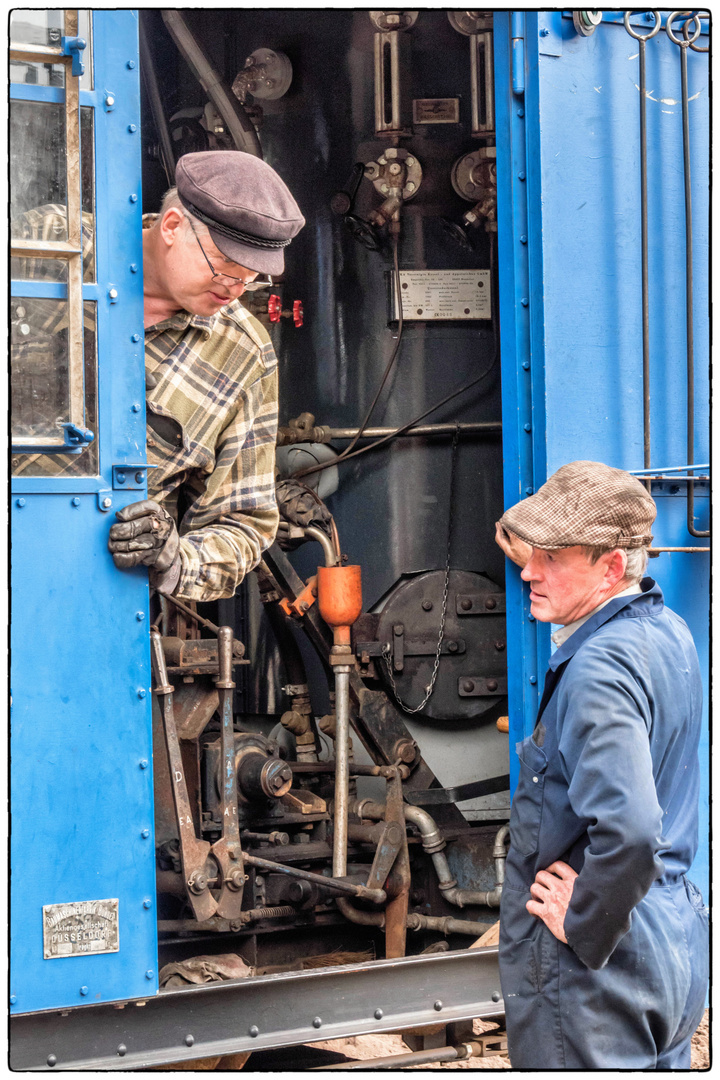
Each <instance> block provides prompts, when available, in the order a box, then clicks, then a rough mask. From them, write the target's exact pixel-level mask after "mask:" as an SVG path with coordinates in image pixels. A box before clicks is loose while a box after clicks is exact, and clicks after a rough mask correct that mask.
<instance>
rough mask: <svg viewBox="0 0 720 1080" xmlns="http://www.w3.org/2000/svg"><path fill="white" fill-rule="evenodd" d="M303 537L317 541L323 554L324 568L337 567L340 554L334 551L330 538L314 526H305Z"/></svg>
mask: <svg viewBox="0 0 720 1080" xmlns="http://www.w3.org/2000/svg"><path fill="white" fill-rule="evenodd" d="M305 535H306V536H309V537H310V538H311V539H312V540H317V542H318V544H320V545H321V546H322V549H323V552H324V554H325V565H326V566H337V565H338V563H339V562H340V552H339V551H336V550H335V545H334V544H333V542H332V540H331V539H330V537H329V536H328V535H327V533H326V532H323V530H322V529H318V527H317V526H316V525H307V526H306V527H305Z"/></svg>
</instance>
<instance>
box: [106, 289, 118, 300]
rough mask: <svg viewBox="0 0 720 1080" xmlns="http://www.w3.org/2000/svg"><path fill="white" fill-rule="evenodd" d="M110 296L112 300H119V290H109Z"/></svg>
mask: <svg viewBox="0 0 720 1080" xmlns="http://www.w3.org/2000/svg"><path fill="white" fill-rule="evenodd" d="M108 296H109V297H110V299H111V300H117V298H118V291H117V289H108Z"/></svg>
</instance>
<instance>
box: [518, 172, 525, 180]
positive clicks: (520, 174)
mask: <svg viewBox="0 0 720 1080" xmlns="http://www.w3.org/2000/svg"><path fill="white" fill-rule="evenodd" d="M524 179H525V173H524V172H519V173H518V180H524Z"/></svg>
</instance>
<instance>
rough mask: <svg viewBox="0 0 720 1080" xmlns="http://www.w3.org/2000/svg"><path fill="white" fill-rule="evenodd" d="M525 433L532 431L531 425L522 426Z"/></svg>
mask: <svg viewBox="0 0 720 1080" xmlns="http://www.w3.org/2000/svg"><path fill="white" fill-rule="evenodd" d="M523 428H524V429H525V431H532V424H523Z"/></svg>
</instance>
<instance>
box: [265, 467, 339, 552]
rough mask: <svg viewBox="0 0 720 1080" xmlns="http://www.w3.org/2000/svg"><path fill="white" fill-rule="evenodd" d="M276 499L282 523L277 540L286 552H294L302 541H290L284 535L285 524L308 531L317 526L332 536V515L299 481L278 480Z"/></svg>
mask: <svg viewBox="0 0 720 1080" xmlns="http://www.w3.org/2000/svg"><path fill="white" fill-rule="evenodd" d="M275 498H276V499H277V504H278V510H279V511H280V517H281V518H282V519H283V520H282V521H281V522H280V529H279V531H278V536H277V540H278V543H279V544H280V547H281V548H282V549H283V550H284V551H292V550H293V549H294V548H295V547H297V546H298V544H300V543H302V542H303V541H302V540H289V539H288V538H287V530H285V533H286V535H283V522H289V523H290V524H291V525H299V526H300V527H301V528H303V529H306V528H307V527H308V525H315V526H316V527H317V528H319V529H322V530H323V532H326V533H327V534H328V536H332V514H331V513H330V511H329V510H328V508H327V506H326V505H325V503H324V502H322V500H321V499H319V498H318V496H317V495H316V494H315V493H314V492H313V491H311V490H310V489H309V488H307V487H306V486H305V484H301V483H300V482H299V481H298V480H292V479H291V480H278V481H277V483H276V484H275Z"/></svg>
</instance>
